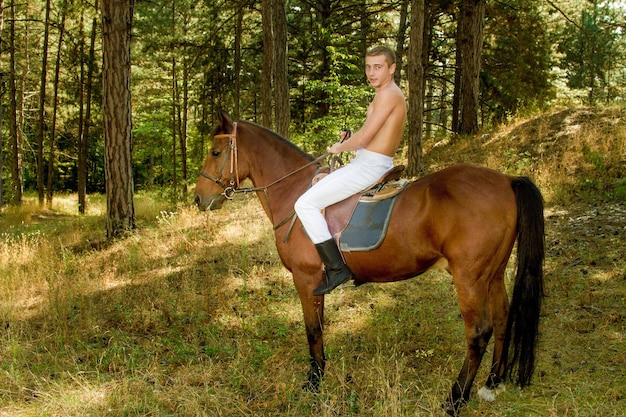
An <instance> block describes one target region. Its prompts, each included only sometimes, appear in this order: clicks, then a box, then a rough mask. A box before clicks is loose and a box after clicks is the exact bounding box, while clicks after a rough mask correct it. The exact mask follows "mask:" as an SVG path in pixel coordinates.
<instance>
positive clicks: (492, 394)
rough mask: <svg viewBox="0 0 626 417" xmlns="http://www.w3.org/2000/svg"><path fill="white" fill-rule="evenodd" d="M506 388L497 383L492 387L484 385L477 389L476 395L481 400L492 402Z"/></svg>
mask: <svg viewBox="0 0 626 417" xmlns="http://www.w3.org/2000/svg"><path fill="white" fill-rule="evenodd" d="M505 390H506V386H505V385H504V384H498V385H496V386H495V387H493V388H489V387H487V386H486V385H485V386H484V387H482V388H481V389H479V390H478V397H479V398H480V399H481V400H483V401H489V402H493V401H494V400H495V399H496V397H497V396H498V395H499V394H501V393H503V392H504V391H505Z"/></svg>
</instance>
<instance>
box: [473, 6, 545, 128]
mask: <svg viewBox="0 0 626 417" xmlns="http://www.w3.org/2000/svg"><path fill="white" fill-rule="evenodd" d="M547 26H548V22H547V18H546V14H545V11H544V10H543V9H542V2H538V1H534V0H533V1H520V0H507V1H505V2H501V3H498V7H495V6H494V7H490V8H488V16H487V17H486V22H485V40H484V46H483V65H482V67H481V68H482V69H481V99H482V100H483V101H484V102H485V103H488V107H489V110H488V111H486V113H487V114H488V117H489V119H491V120H493V121H495V122H501V121H503V120H505V119H506V118H507V117H508V116H511V115H515V114H517V113H518V112H520V111H522V110H524V109H526V108H529V107H535V108H538V109H539V110H541V109H545V108H546V104H547V103H549V101H550V100H551V99H552V98H554V96H555V87H554V84H553V80H554V75H553V74H552V67H553V62H552V61H553V58H552V51H551V43H552V42H553V36H552V35H551V32H550V31H549V30H546V29H547Z"/></svg>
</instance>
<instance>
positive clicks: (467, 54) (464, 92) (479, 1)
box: [457, 0, 485, 134]
mask: <svg viewBox="0 0 626 417" xmlns="http://www.w3.org/2000/svg"><path fill="white" fill-rule="evenodd" d="M461 15H462V17H461V24H462V30H461V45H460V51H461V56H462V61H461V95H460V98H461V103H460V104H461V106H460V120H459V133H461V134H473V133H476V132H477V131H478V109H479V101H478V100H479V80H480V60H481V56H482V48H483V25H484V19H485V0H463V1H462V3H461ZM457 47H458V46H457Z"/></svg>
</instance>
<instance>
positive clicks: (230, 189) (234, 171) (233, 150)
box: [200, 122, 239, 200]
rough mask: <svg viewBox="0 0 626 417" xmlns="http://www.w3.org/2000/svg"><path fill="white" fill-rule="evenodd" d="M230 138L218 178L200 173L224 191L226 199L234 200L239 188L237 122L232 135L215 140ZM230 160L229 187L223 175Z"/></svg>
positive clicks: (216, 137)
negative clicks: (223, 179)
mask: <svg viewBox="0 0 626 417" xmlns="http://www.w3.org/2000/svg"><path fill="white" fill-rule="evenodd" d="M222 138H228V152H227V153H226V155H224V161H223V162H222V167H221V168H220V172H219V174H217V178H215V177H212V176H210V175H209V174H207V173H206V172H204V171H202V170H201V171H200V175H201V176H203V177H204V178H206V179H208V180H211V181H213V182H214V183H216V184H217V185H219V186H220V187H222V189H223V190H224V192H223V193H222V195H223V196H224V197H226V198H227V199H228V200H232V199H233V196H234V195H235V192H236V191H237V190H238V188H239V167H238V164H237V163H238V160H239V159H238V158H237V122H233V131H232V132H231V133H222V134H219V135H215V136H213V139H222ZM229 159H230V181H229V182H228V185H226V184H224V181H222V180H221V178H222V174H223V173H224V168H226V162H227V161H228V160H229Z"/></svg>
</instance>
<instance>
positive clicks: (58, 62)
mask: <svg viewBox="0 0 626 417" xmlns="http://www.w3.org/2000/svg"><path fill="white" fill-rule="evenodd" d="M66 15H67V1H64V2H63V9H62V10H61V23H60V24H59V43H58V47H57V58H56V63H55V67H54V93H53V98H52V122H51V127H50V150H49V153H48V185H47V187H46V188H47V202H48V208H52V196H53V189H52V182H53V179H54V161H55V158H56V156H55V149H54V148H55V143H56V126H57V111H58V104H59V79H60V74H61V51H62V47H63V37H64V36H65V17H66Z"/></svg>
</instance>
